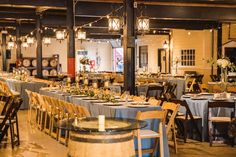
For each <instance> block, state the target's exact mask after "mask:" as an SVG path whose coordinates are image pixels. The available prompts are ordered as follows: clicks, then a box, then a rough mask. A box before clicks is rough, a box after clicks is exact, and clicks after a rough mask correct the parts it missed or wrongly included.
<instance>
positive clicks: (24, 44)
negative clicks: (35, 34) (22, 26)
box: [21, 38, 29, 49]
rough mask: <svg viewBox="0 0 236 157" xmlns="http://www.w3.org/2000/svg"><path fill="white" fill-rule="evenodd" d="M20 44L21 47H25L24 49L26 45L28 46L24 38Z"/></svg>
mask: <svg viewBox="0 0 236 157" xmlns="http://www.w3.org/2000/svg"><path fill="white" fill-rule="evenodd" d="M21 46H22V47H23V48H25V49H26V48H27V47H29V45H28V43H27V40H26V38H24V40H23V41H22V43H21Z"/></svg>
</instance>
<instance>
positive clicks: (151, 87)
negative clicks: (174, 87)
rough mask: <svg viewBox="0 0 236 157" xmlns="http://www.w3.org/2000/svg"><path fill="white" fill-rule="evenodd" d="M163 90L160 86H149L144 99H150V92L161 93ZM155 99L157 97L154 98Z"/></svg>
mask: <svg viewBox="0 0 236 157" xmlns="http://www.w3.org/2000/svg"><path fill="white" fill-rule="evenodd" d="M163 90H164V86H160V85H149V86H148V89H147V93H146V97H148V98H149V97H150V92H151V91H156V92H157V91H160V93H163ZM155 97H157V95H156V96H155Z"/></svg>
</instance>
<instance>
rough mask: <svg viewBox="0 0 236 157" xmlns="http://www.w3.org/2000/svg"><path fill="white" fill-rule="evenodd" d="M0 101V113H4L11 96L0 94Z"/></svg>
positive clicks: (11, 99)
mask: <svg viewBox="0 0 236 157" xmlns="http://www.w3.org/2000/svg"><path fill="white" fill-rule="evenodd" d="M0 101H1V102H2V104H1V105H2V107H1V109H2V110H1V115H5V113H6V111H7V108H8V107H9V104H10V103H11V101H13V98H12V97H11V96H6V95H0Z"/></svg>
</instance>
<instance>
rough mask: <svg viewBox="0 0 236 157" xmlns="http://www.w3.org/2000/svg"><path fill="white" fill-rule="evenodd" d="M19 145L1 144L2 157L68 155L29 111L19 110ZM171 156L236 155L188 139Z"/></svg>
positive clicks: (235, 151) (227, 149) (233, 150)
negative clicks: (32, 120)
mask: <svg viewBox="0 0 236 157" xmlns="http://www.w3.org/2000/svg"><path fill="white" fill-rule="evenodd" d="M19 123H20V137H21V144H20V146H19V147H15V149H14V150H12V149H11V145H10V141H9V140H8V141H6V142H4V143H3V144H1V145H0V157H66V156H67V147H65V146H64V145H62V144H60V143H59V142H57V141H56V140H55V139H53V138H51V137H50V136H48V135H46V134H45V133H42V132H41V131H39V130H38V129H35V128H34V127H31V126H30V125H29V124H28V123H27V111H20V112H19ZM170 152H171V157H202V156H203V157H236V146H235V147H234V148H232V147H230V146H226V145H218V146H213V147H209V144H208V143H206V142H198V141H192V140H188V142H187V143H183V142H181V141H179V142H178V153H177V154H175V153H174V149H173V148H170Z"/></svg>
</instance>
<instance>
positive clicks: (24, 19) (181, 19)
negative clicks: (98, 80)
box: [0, 0, 236, 38]
mask: <svg viewBox="0 0 236 157" xmlns="http://www.w3.org/2000/svg"><path fill="white" fill-rule="evenodd" d="M76 2H77V3H76V5H75V26H76V27H79V26H84V29H86V31H87V34H88V37H91V38H119V37H120V35H118V34H111V33H109V32H108V28H107V25H108V24H107V19H106V18H105V17H106V15H107V14H109V13H111V12H112V11H113V10H114V9H117V8H120V9H119V11H118V12H117V13H116V14H118V15H120V16H122V14H123V8H122V6H123V3H122V2H123V0H77V1H76ZM136 2H137V4H138V8H137V9H136V13H137V16H139V15H140V10H141V9H140V8H144V9H143V11H144V14H145V16H148V17H150V27H151V31H150V33H153V30H162V29H171V28H180V29H196V30H198V29H211V28H218V25H219V22H235V21H236V11H235V10H236V0H137V1H136ZM66 9H67V8H66V0H1V1H0V28H6V29H8V31H9V32H10V33H11V34H13V35H14V34H15V28H16V26H17V25H18V26H19V27H20V30H21V35H26V34H28V33H29V32H31V31H32V30H34V29H35V23H36V17H37V16H36V14H37V13H38V12H41V13H42V26H44V27H52V28H59V27H60V28H66ZM101 18H102V19H101ZM94 21H98V22H94ZM89 23H93V24H92V26H88V24H89ZM156 32H157V31H156ZM49 34H50V33H49ZM51 34H52V33H51Z"/></svg>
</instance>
